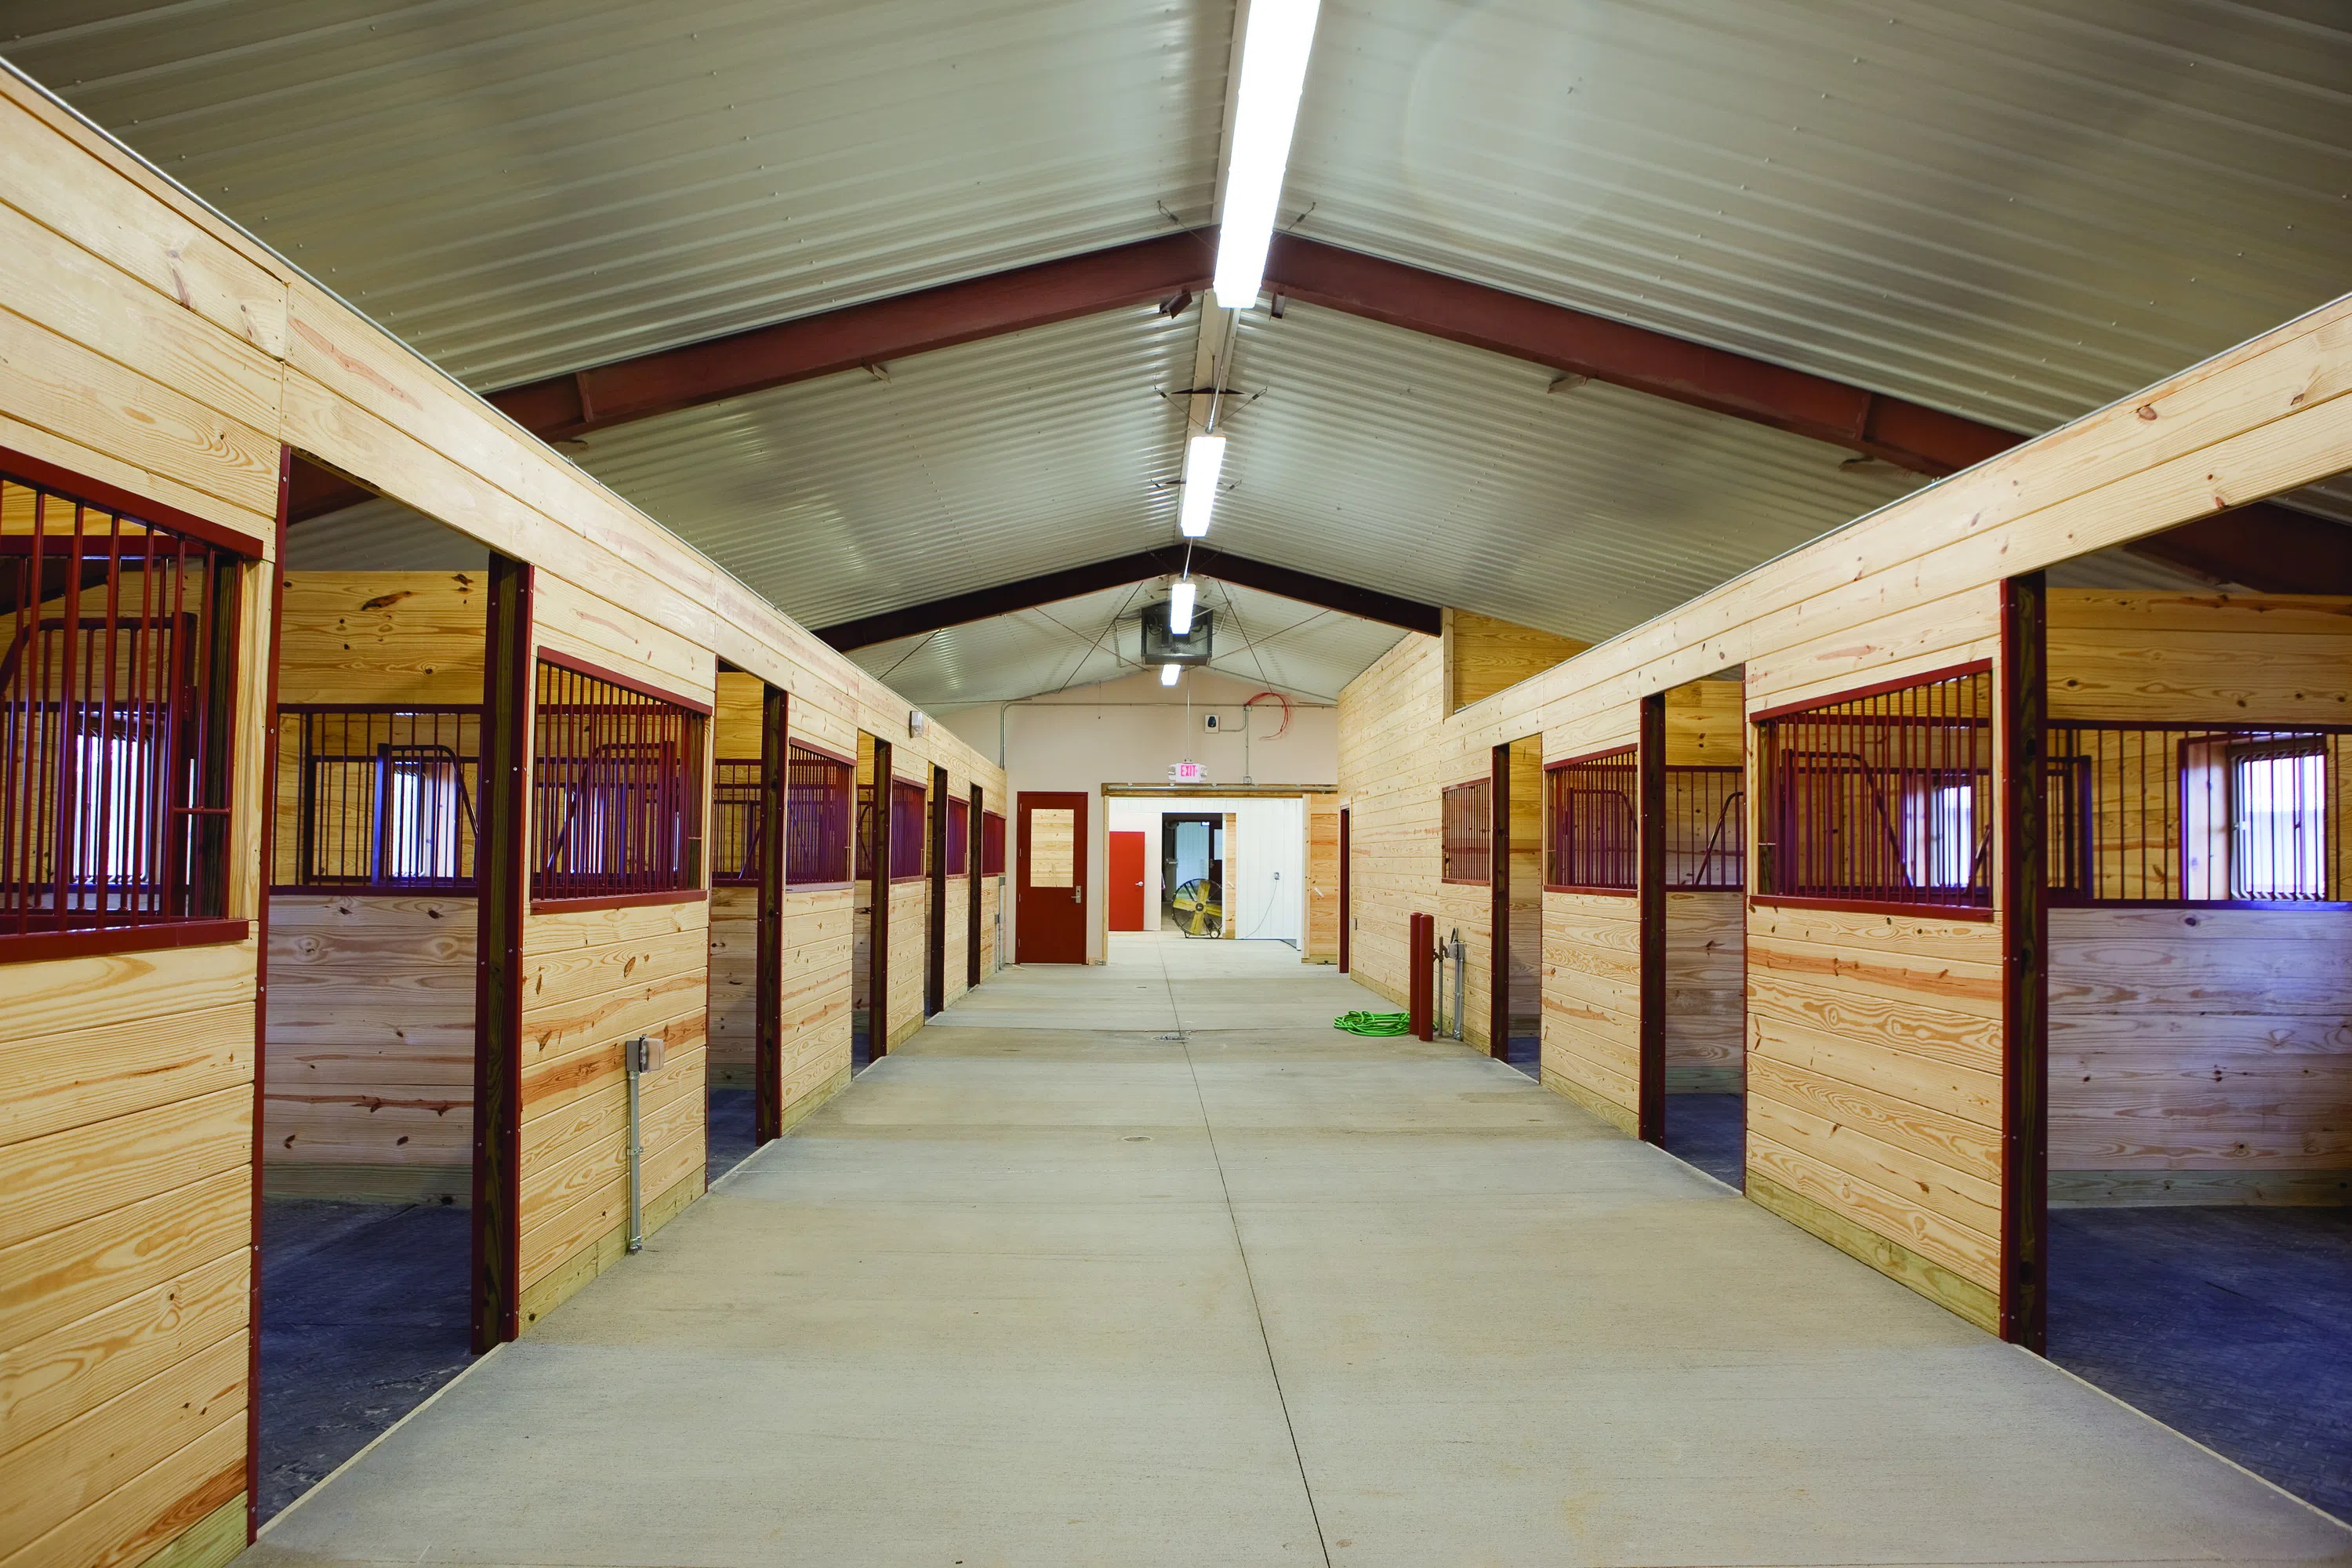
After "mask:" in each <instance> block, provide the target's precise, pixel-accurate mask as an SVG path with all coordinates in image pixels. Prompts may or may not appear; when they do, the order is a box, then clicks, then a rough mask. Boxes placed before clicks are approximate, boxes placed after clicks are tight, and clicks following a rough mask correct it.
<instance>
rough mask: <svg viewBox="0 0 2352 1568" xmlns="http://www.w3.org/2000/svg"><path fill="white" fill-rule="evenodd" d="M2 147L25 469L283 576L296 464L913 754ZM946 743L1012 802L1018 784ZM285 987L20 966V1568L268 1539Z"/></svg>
mask: <svg viewBox="0 0 2352 1568" xmlns="http://www.w3.org/2000/svg"><path fill="white" fill-rule="evenodd" d="M0 144H5V146H6V148H7V156H6V158H5V171H6V172H5V177H0V251H5V255H6V256H7V258H8V262H7V266H6V268H5V269H4V270H0V307H5V308H0V447H9V448H12V449H14V450H16V451H19V452H23V453H26V454H28V455H30V456H32V457H34V458H38V459H40V460H43V461H46V462H49V463H54V464H57V465H58V466H60V467H61V468H66V469H68V470H71V471H73V472H76V473H79V474H82V475H85V476H88V477H89V478H90V479H96V480H99V481H100V482H102V483H104V484H107V485H110V486H113V487H115V488H116V489H120V490H121V491H124V492H127V493H128V494H130V495H131V496H133V497H144V498H148V499H149V500H153V501H157V502H161V503H163V504H167V505H170V506H173V507H176V508H179V509H181V510H184V511H187V512H191V513H194V514H195V515H197V516H199V517H202V518H205V519H206V520H209V521H212V522H215V523H217V524H219V525H221V526H222V527H225V528H226V529H229V530H231V531H234V532H236V533H237V534H239V535H241V536H244V537H247V538H249V539H251V540H252V541H253V542H254V548H255V552H256V553H257V555H258V556H260V557H261V558H263V559H265V560H267V559H270V558H273V557H274V554H275V540H276V519H277V515H278V476H279V472H280V460H279V459H280V452H281V446H282V444H290V445H292V446H294V447H299V448H300V449H301V450H303V451H306V452H309V453H311V454H314V455H316V456H318V457H320V458H322V459H324V460H325V461H327V462H329V463H330V464H332V465H333V466H334V467H336V468H341V469H342V470H343V471H345V472H347V473H351V474H352V475H355V476H357V477H358V478H360V479H362V480H364V481H365V482H366V483H368V484H369V485H371V486H373V487H374V488H376V489H380V490H382V491H383V493H384V494H386V495H388V496H390V497H392V498H393V499H394V500H399V501H401V502H402V503H404V504H405V505H408V506H411V507H414V508H415V509H416V510H420V511H422V512H425V514H427V515H429V516H433V517H436V518H439V519H441V520H443V521H446V522H449V523H450V524H451V525H452V526H455V527H457V528H459V529H461V530H463V531H465V532H466V533H467V534H469V535H470V536H471V537H473V538H475V539H477V540H478V541H480V542H482V543H484V544H486V545H488V547H489V548H491V549H493V550H496V551H499V552H503V553H505V554H507V555H509V556H513V557H516V558H519V559H522V560H528V561H533V562H537V563H541V565H543V566H546V567H549V568H550V569H551V574H550V575H551V577H560V578H561V579H562V582H563V583H564V584H571V585H573V586H575V587H578V588H585V589H587V590H589V591H591V592H592V593H593V595H595V597H596V598H597V600H599V601H600V602H601V603H603V604H605V605H630V606H633V607H634V608H635V609H636V610H637V611H638V612H640V613H641V614H642V615H643V616H646V617H647V618H648V624H650V625H657V626H662V627H667V628H670V629H671V632H672V633H674V634H675V636H676V637H677V638H679V639H682V640H684V641H686V642H688V643H690V644H692V645H694V646H695V647H698V649H700V650H702V653H703V657H704V658H706V659H707V658H708V657H709V654H712V653H716V654H718V655H719V656H720V657H723V658H726V659H728V660H729V661H730V663H733V664H735V665H737V666H739V667H740V668H744V669H747V670H750V671H752V672H753V673H755V674H758V675H760V676H761V677H762V678H764V679H770V680H772V681H774V682H775V683H777V684H778V685H781V686H783V687H785V688H786V689H789V690H791V691H792V692H793V695H794V698H795V702H796V708H797V705H798V703H799V702H800V701H801V700H810V701H812V702H819V701H821V702H822V703H823V704H824V706H826V707H827V708H828V709H829V710H832V711H833V712H835V713H836V714H838V715H839V716H840V717H841V718H842V719H844V720H845V721H848V722H849V723H852V724H858V723H863V724H866V726H868V727H869V728H872V729H873V730H874V731H876V732H877V733H881V734H885V735H887V736H891V737H893V738H896V737H898V736H899V735H901V734H903V732H904V728H905V721H906V715H907V712H908V704H907V703H906V701H905V700H903V699H901V698H899V697H898V695H897V694H895V693H893V692H891V691H890V690H889V689H888V688H887V687H886V686H884V685H883V684H882V683H881V682H879V681H877V680H876V679H873V678H872V677H870V676H868V675H866V673H865V672H864V671H863V670H861V669H859V668H857V667H856V665H854V664H852V663H851V662H850V661H849V660H847V659H846V658H843V657H842V656H841V655H840V654H838V653H837V652H835V650H833V649H832V648H830V647H826V646H825V645H824V644H823V643H822V642H821V641H819V640H818V639H817V638H815V637H813V636H811V635H810V634H809V633H808V632H807V631H806V630H805V629H804V628H803V627H801V626H796V625H794V624H793V622H792V621H790V620H789V619H787V618H786V617H785V616H782V614H781V613H779V612H778V611H777V610H776V609H775V608H774V607H773V606H772V605H768V604H766V603H765V602H764V601H761V600H760V599H758V598H756V597H755V596H753V595H751V593H750V592H749V591H748V590H746V589H745V588H743V587H742V586H741V585H740V584H738V583H736V582H734V581H733V580H732V579H731V578H730V577H728V576H727V575H726V574H724V573H722V572H719V570H718V569H717V568H716V567H714V566H713V565H712V564H711V563H709V561H708V560H707V559H705V558H704V557H702V556H700V555H699V554H698V553H696V552H694V551H692V550H690V549H688V547H687V546H686V545H685V544H684V543H683V542H680V541H679V540H677V538H676V537H675V536H674V535H671V534H669V533H668V532H667V531H665V530H664V529H662V528H661V527H660V526H659V525H658V524H657V523H656V522H654V521H652V520H651V519H649V518H647V517H646V516H645V515H644V514H643V513H641V512H639V511H637V510H635V509H633V508H631V507H630V506H628V504H627V503H626V502H625V501H623V500H620V498H618V497H617V496H614V494H612V493H611V492H610V491H608V490H606V489H604V488H603V487H602V486H600V485H598V484H597V483H596V482H595V481H594V480H593V479H591V478H589V477H588V476H587V475H586V474H584V473H583V472H582V471H581V470H580V469H578V468H575V467H573V466H572V464H571V463H570V462H569V461H568V460H566V459H565V458H563V457H562V456H561V455H560V454H559V453H557V452H555V451H554V450H553V449H552V448H551V447H547V446H546V445H544V444H543V443H541V442H540V441H538V440H536V439H534V438H532V437H529V436H527V435H525V434H523V433H522V432H521V431H520V430H519V429H517V428H516V427H515V426H513V425H511V424H509V422H507V421H506V420H504V419H503V418H501V417H500V416H498V415H497V414H496V413H495V412H493V411H492V410H490V409H489V408H488V407H487V406H486V405H483V404H482V403H481V401H480V400H479V399H478V398H477V397H475V396H474V395H471V394H470V393H468V392H467V391H466V390H465V389H464V388H463V387H461V386H459V385H458V384H457V383H456V382H454V381H452V380H450V379H449V378H448V377H446V375H444V374H441V373H440V372H439V371H437V370H436V369H435V368H434V367H432V366H431V365H430V364H428V363H425V361H423V360H422V359H420V358H418V357H417V356H416V355H415V353H412V352H410V351H409V350H408V349H407V348H405V347H404V345H402V344H401V343H400V342H397V341H396V340H395V339H394V338H393V337H391V336H390V335H389V334H387V333H385V332H383V331H381V330H380V329H378V328H377V327H375V326H374V325H373V323H372V322H369V321H366V320H364V319H363V318H362V317H361V316H359V315H357V314H356V313H355V312H353V311H352V310H350V309H348V308H347V307H345V306H344V305H342V304H341V302H339V301H337V300H334V299H333V298H331V296H329V295H328V294H326V293H324V292H323V291H321V290H320V289H318V288H317V287H315V286H314V285H312V284H310V283H309V282H308V281H306V280H305V279H303V278H302V277H301V275H300V273H299V271H298V270H297V269H296V268H294V267H292V266H291V265H290V264H289V263H288V262H286V261H285V260H284V259H283V258H279V257H278V256H276V255H275V254H274V253H272V252H271V251H270V250H269V249H268V247H264V246H262V245H261V244H260V243H259V242H257V241H256V240H254V239H252V238H251V237H248V236H247V235H245V234H244V233H243V232H241V231H240V230H238V229H236V227H235V226H232V225H230V224H228V223H227V222H226V221H225V220H223V219H222V218H220V217H219V216H218V215H216V214H215V213H213V212H212V211H211V210H210V209H209V208H207V207H205V205H203V204H202V203H201V202H199V201H197V200H195V199H194V197H192V196H190V195H187V193H185V192H184V191H183V190H181V189H180V188H179V187H178V186H176V185H174V184H172V183H171V182H170V181H169V180H167V179H165V178H163V176H162V175H160V174H157V173H156V172H154V171H153V170H152V169H151V168H149V167H148V166H147V165H146V164H144V163H141V162H140V161H139V160H138V159H137V158H135V157H134V156H132V155H131V153H128V152H126V151H125V150H123V149H122V148H121V147H120V146H118V145H116V144H115V143H114V142H110V140H108V139H107V138H106V137H105V136H104V135H103V134H102V133H100V132H97V131H94V130H92V129H91V128H90V127H89V126H88V125H86V124H84V123H82V122H81V121H79V120H78V119H77V118H76V117H74V116H73V115H72V114H71V113H70V112H68V110H65V109H64V108H62V107H61V106H60V105H58V103H56V102H55V101H54V100H51V99H50V98H48V97H47V95H46V94H44V93H42V92H41V91H40V90H39V89H37V88H36V87H34V86H32V85H31V84H30V83H28V82H27V81H26V80H25V79H23V78H21V77H20V76H18V75H16V73H15V72H14V71H13V70H11V69H9V68H5V66H0ZM251 575H252V581H251V582H250V583H249V584H248V592H247V599H246V603H245V606H244V616H243V620H242V623H241V624H242V626H243V627H244V628H245V637H244V639H243V643H242V646H241V648H240V658H239V662H238V677H239V695H240V699H241V700H242V702H243V705H244V706H243V709H242V710H241V712H240V715H239V721H238V746H239V750H238V753H237V761H236V768H235V778H236V791H237V793H236V797H235V805H236V814H235V816H234V818H233V820H232V824H231V836H232V856H231V867H232V876H231V896H230V900H229V907H230V910H231V911H232V913H233V914H235V915H237V916H239V917H240V918H247V919H250V918H252V917H253V916H254V915H255V914H256V913H257V910H258V907H259V877H260V847H261V845H262V842H263V839H264V837H265V823H264V819H263V812H262V791H263V785H264V784H265V783H266V782H267V781H266V779H265V777H264V771H263V766H262V760H261V759H262V746H263V744H264V740H265V736H266V731H267V723H266V714H265V711H264V709H265V705H266V702H267V690H268V684H267V682H268V673H269V669H270V667H271V665H272V663H273V661H274V651H273V650H272V649H271V648H270V647H269V646H268V632H269V625H270V616H269V614H268V608H269V598H270V595H269V594H268V591H267V590H268V576H269V574H268V572H267V571H259V572H256V573H254V574H251ZM556 592H557V594H558V595H559V596H560V595H561V594H562V589H561V588H558V589H557V590H556ZM615 624H616V625H619V624H625V623H619V622H616V623H615ZM584 640H585V641H587V642H589V643H592V644H593V645H595V646H597V647H600V648H601V649H602V650H604V654H605V657H604V658H600V659H599V660H598V662H600V663H604V664H607V665H621V664H623V661H624V660H625V658H627V657H628V650H627V649H626V648H625V647H623V646H621V641H620V639H618V638H615V637H612V636H609V635H596V636H589V637H585V639H584ZM706 668H707V666H706ZM665 684H676V682H675V681H669V682H665ZM476 700H478V694H477V699H476ZM925 739H926V742H928V743H929V746H930V747H931V748H932V749H933V750H934V752H952V753H953V754H954V755H955V757H956V759H957V765H958V766H959V767H960V768H961V771H962V772H964V773H967V774H968V775H969V776H971V777H972V778H974V779H976V780H978V781H979V782H981V783H982V784H984V785H985V786H986V787H987V788H988V789H989V791H990V792H991V794H992V796H997V797H1000V798H1001V795H1002V791H1003V772H1002V770H1001V769H999V768H997V767H996V766H995V765H994V764H993V763H990V762H988V761H987V760H986V759H984V758H982V757H981V756H980V755H979V754H978V753H976V752H971V751H970V750H969V749H968V748H961V743H960V742H955V741H954V740H953V739H952V737H950V736H946V735H942V734H939V733H937V732H934V734H933V735H931V736H928V737H926V738H925ZM541 934H546V933H544V932H542V933H541ZM696 934H697V937H698V938H699V936H700V932H699V931H697V933H696ZM587 951H588V950H587V949H586V948H585V947H583V948H582V949H581V950H580V952H583V953H584V952H587ZM553 962H554V961H553V959H552V957H550V963H553ZM258 963H259V952H258V947H257V942H256V941H255V940H254V939H252V938H251V937H248V939H247V941H245V942H242V943H230V944H226V945H224V946H217V947H194V948H186V949H165V950H158V951H152V952H138V953H124V954H117V955H112V956H108V957H103V958H74V959H60V960H56V961H45V962H39V963H30V962H19V963H10V964H9V966H8V971H7V977H6V979H7V989H8V997H9V1004H10V1005H9V1006H8V1007H7V1008H6V1009H5V1016H0V1081H5V1085H6V1090H7V1092H6V1093H5V1094H0V1190H5V1191H6V1192H7V1193H8V1194H9V1195H10V1197H11V1199H12V1200H13V1201H12V1203H11V1205H10V1211H11V1219H10V1221H9V1222H8V1225H7V1228H6V1229H5V1231H0V1559H5V1558H9V1557H11V1556H12V1555H13V1556H15V1557H16V1559H17V1560H20V1561H24V1562H27V1563H31V1562H44V1563H46V1562H59V1563H77V1564H84V1563H88V1564H103V1565H105V1568H132V1565H134V1564H136V1563H140V1562H142V1561H144V1560H147V1559H149V1558H152V1557H153V1556H155V1554H156V1553H158V1552H165V1551H168V1552H169V1553H170V1558H169V1561H170V1563H171V1564H172V1568H209V1565H211V1564H214V1563H223V1562H226V1560H227V1559H228V1558H230V1557H232V1556H234V1555H235V1554H236V1552H238V1551H240V1550H241V1549H242V1547H243V1545H244V1543H245V1535H246V1529H245V1526H246V1519H245V1508H244V1502H243V1498H244V1492H245V1462H246V1415H245V1405H246V1387H245V1364H246V1354H247V1322H246V1275H247V1268H248V1267H249V1262H250V1258H251V1256H252V1254H251V1250H250V1244H251V1240H252V1236H251V1229H250V1226H251V1211H252V1195H253V1186H252V1184H253V1168H254V1162H255V1160H256V1159H257V1151H256V1148H255V1128H254V1123H253V1110H254V1103H253V1102H254V1079H255V1070H256V1066H257V1063H256V1060H255V1042H256V1038H257V1028H256V1017H255V1011H256V983H257V974H258ZM547 1087H548V1086H547V1085H546V1084H545V1083H544V1082H542V1084H541V1088H542V1089H545V1088H547ZM541 1103H542V1105H544V1104H545V1103H546V1102H545V1101H544V1100H542V1102H541ZM541 1195H542V1196H543V1195H544V1194H541ZM541 1239H542V1241H543V1240H544V1239H545V1237H541ZM542 1278H544V1276H543V1277H542Z"/></svg>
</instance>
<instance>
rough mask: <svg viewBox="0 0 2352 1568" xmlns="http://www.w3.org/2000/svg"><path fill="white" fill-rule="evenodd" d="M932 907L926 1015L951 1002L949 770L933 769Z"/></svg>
mask: <svg viewBox="0 0 2352 1568" xmlns="http://www.w3.org/2000/svg"><path fill="white" fill-rule="evenodd" d="M930 797H931V798H930V807H931V809H930V814H929V815H930V830H929V837H930V841H931V852H930V854H929V857H928V859H929V862H930V873H929V877H928V878H926V881H927V883H928V885H929V888H930V895H931V896H930V908H929V910H926V911H925V915H924V920H923V1016H924V1017H926V1018H928V1017H930V1016H932V1015H934V1014H936V1013H937V1012H938V1011H939V1010H940V1008H942V1007H944V1006H946V1005H948V771H947V769H945V768H942V767H934V768H932V769H931V790H930Z"/></svg>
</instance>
